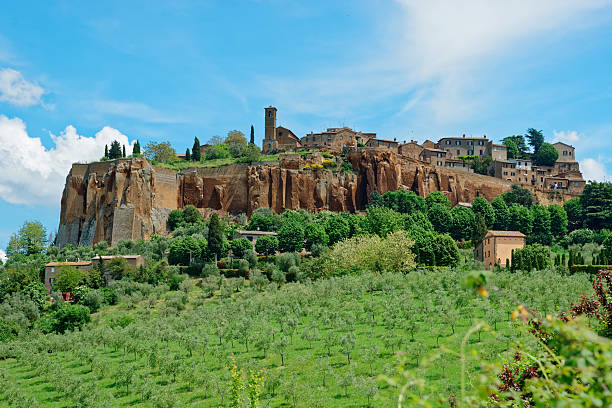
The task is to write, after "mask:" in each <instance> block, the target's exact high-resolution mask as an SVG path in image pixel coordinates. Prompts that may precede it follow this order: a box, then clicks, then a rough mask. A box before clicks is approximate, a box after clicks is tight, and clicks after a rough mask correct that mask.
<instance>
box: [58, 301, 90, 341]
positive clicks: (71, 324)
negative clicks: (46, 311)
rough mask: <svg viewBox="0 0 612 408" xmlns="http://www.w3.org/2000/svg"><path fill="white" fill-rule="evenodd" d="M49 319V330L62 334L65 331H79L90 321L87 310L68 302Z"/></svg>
mask: <svg viewBox="0 0 612 408" xmlns="http://www.w3.org/2000/svg"><path fill="white" fill-rule="evenodd" d="M50 317H51V321H50V323H51V327H50V328H51V330H52V331H54V332H55V333H62V334H63V333H64V332H66V331H71V330H75V329H80V328H81V327H83V326H84V325H85V324H86V323H89V321H90V320H91V316H90V315H89V308H87V307H85V306H83V305H73V304H70V303H68V302H64V303H62V305H61V306H60V307H59V308H58V309H57V310H56V311H55V312H54V313H53V315H52V316H50Z"/></svg>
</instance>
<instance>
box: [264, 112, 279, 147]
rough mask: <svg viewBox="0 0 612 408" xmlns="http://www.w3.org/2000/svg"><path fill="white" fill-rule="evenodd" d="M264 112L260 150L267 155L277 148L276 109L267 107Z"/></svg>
mask: <svg viewBox="0 0 612 408" xmlns="http://www.w3.org/2000/svg"><path fill="white" fill-rule="evenodd" d="M265 111H266V118H265V133H264V140H263V146H262V147H263V148H262V149H261V150H262V152H264V153H269V152H271V151H274V150H276V148H277V146H278V142H277V140H276V108H275V107H274V106H268V107H267V108H266V109H265Z"/></svg>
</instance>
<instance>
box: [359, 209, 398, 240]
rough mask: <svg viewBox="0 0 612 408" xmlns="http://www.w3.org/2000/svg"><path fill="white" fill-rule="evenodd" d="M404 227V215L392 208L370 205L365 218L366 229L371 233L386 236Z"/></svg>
mask: <svg viewBox="0 0 612 408" xmlns="http://www.w3.org/2000/svg"><path fill="white" fill-rule="evenodd" d="M403 227H404V218H403V217H402V215H401V214H400V213H398V212H396V211H394V210H392V209H390V208H386V207H378V206H370V207H368V209H367V214H366V217H365V220H364V229H365V230H366V231H367V232H369V233H370V234H376V235H378V236H380V237H383V238H384V237H386V236H387V234H389V233H391V232H394V231H398V230H400V229H402V228H403Z"/></svg>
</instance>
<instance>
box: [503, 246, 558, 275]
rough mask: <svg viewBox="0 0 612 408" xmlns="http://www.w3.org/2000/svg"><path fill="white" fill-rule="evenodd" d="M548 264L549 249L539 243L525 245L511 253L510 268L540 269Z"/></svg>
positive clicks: (549, 262) (549, 263) (549, 264)
mask: <svg viewBox="0 0 612 408" xmlns="http://www.w3.org/2000/svg"><path fill="white" fill-rule="evenodd" d="M550 266H551V261H550V250H549V249H548V247H544V246H542V245H540V244H533V245H525V247H523V248H521V249H517V250H515V251H514V253H513V254H512V270H522V271H531V270H532V269H537V270H542V269H545V268H548V267H550Z"/></svg>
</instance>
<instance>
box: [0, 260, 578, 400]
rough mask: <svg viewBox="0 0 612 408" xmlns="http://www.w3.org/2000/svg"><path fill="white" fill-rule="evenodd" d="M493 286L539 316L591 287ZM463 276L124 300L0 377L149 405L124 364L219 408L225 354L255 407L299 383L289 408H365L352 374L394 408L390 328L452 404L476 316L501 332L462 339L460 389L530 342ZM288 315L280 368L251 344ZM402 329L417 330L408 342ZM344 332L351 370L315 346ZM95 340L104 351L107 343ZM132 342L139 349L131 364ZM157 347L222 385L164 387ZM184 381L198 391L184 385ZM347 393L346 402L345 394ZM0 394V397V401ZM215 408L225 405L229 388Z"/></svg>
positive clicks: (1, 364) (504, 307) (27, 387)
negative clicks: (246, 377)
mask: <svg viewBox="0 0 612 408" xmlns="http://www.w3.org/2000/svg"><path fill="white" fill-rule="evenodd" d="M492 279H493V281H494V282H495V284H497V285H498V286H500V287H502V288H504V289H506V290H509V291H512V293H514V294H515V295H516V296H517V297H519V298H520V299H524V300H526V301H528V302H529V304H531V305H532V306H534V307H536V308H537V309H538V310H540V311H543V312H546V313H555V312H559V311H563V310H567V307H568V306H569V303H570V302H571V301H573V300H575V299H576V298H577V297H578V296H579V294H580V293H581V292H586V291H588V289H589V280H588V277H586V276H582V275H574V276H563V275H559V274H556V273H553V272H535V273H533V274H522V273H520V274H519V273H516V274H510V273H506V272H500V273H498V274H496V275H495V276H493V278H492ZM462 280H463V272H460V271H456V270H444V271H435V270H434V271H425V272H412V273H410V274H407V275H400V274H384V275H375V274H366V275H362V276H358V277H343V278H338V279H332V280H321V281H317V282H313V283H305V284H287V285H284V286H282V287H281V288H279V289H275V288H274V287H273V286H270V287H269V288H268V289H267V290H265V291H263V292H256V291H254V290H253V288H251V287H250V286H248V285H247V286H246V287H244V288H242V289H240V291H238V292H236V293H234V294H233V295H232V296H231V298H227V297H222V293H225V295H227V294H228V292H227V291H224V290H221V291H217V294H216V295H215V296H214V297H213V298H212V299H205V298H204V297H203V293H202V292H201V291H200V290H199V289H196V290H194V291H192V292H190V293H189V296H188V298H189V301H188V303H187V305H186V309H185V310H183V311H176V310H174V309H172V308H170V309H168V307H167V306H168V301H165V300H163V299H162V300H159V301H158V302H157V303H156V304H154V306H153V307H152V308H147V307H146V304H147V301H146V300H145V301H142V302H140V303H138V304H137V305H136V306H134V307H128V306H126V305H125V304H120V305H117V306H112V307H106V308H104V309H102V310H101V312H99V313H98V314H96V315H94V319H93V322H92V323H91V324H90V325H89V327H88V328H87V329H86V330H84V331H83V332H77V333H70V334H65V335H58V336H47V338H48V344H50V345H47V346H44V347H38V346H37V345H38V344H41V343H40V341H41V340H37V339H26V340H25V341H24V342H17V343H15V346H16V348H17V349H18V350H24V352H23V353H22V354H21V356H18V357H17V358H16V359H12V358H11V359H7V360H4V361H0V373H1V372H2V371H5V372H6V374H7V377H8V378H9V380H10V381H11V382H12V383H13V384H15V385H16V386H17V387H18V388H19V389H21V390H22V391H23V392H24V393H26V394H28V395H31V396H33V397H34V398H36V400H37V401H38V402H39V404H40V405H42V406H48V407H71V406H74V401H71V399H70V394H68V397H67V396H66V395H64V393H65V392H66V387H68V386H67V385H65V384H66V383H70V380H71V379H77V380H85V381H86V382H88V383H90V384H92V383H93V384H95V389H96V390H99V391H100V392H108V393H110V394H112V395H113V396H114V398H115V399H116V402H117V405H119V406H125V407H127V406H135V407H136V406H138V407H139V406H154V405H153V402H152V401H146V402H144V403H143V402H141V399H140V397H139V395H138V393H137V391H136V390H137V388H138V387H137V385H136V384H133V385H132V386H131V389H130V392H129V393H126V390H125V387H124V386H120V385H119V384H115V378H117V376H118V374H117V373H118V372H119V369H120V366H122V365H124V366H125V365H128V366H129V367H132V369H133V371H134V373H136V375H137V376H142V378H143V381H144V382H146V383H147V384H149V385H151V386H153V387H154V388H155V389H157V392H161V393H164V394H165V395H171V396H173V397H174V398H176V403H177V405H175V406H195V407H218V406H220V405H221V403H222V398H221V395H220V392H219V390H226V389H227V380H226V377H227V375H228V372H229V368H230V364H231V363H230V359H229V357H230V356H231V355H234V357H235V360H236V363H237V364H238V366H239V367H242V368H244V369H246V370H248V369H262V370H264V373H265V376H266V377H267V381H268V383H267V384H266V387H265V389H264V395H263V396H262V398H261V401H262V404H261V406H270V407H289V406H292V404H291V399H290V398H289V395H290V393H291V390H292V387H293V386H294V385H295V387H296V392H297V393H298V398H297V401H298V405H297V406H300V407H305V406H317V407H339V406H342V407H365V406H367V399H366V397H365V396H364V395H363V391H362V390H361V389H360V388H359V386H357V385H351V386H349V387H348V389H346V390H345V389H344V388H343V387H341V386H340V384H339V382H340V379H341V377H343V376H344V375H345V374H346V373H347V372H349V371H353V372H354V373H355V375H356V376H357V377H368V378H375V379H377V384H378V388H379V391H378V395H377V396H376V398H375V399H374V400H373V406H376V407H390V406H395V405H396V404H397V389H395V388H393V387H390V386H389V385H388V383H387V382H385V381H384V380H382V379H380V378H379V377H378V376H379V375H381V374H382V375H385V374H386V375H391V376H392V375H393V374H394V373H395V372H396V361H397V360H396V356H395V355H394V353H393V352H392V350H391V348H390V347H387V346H386V345H385V341H384V338H385V336H386V335H387V334H388V333H389V332H393V333H395V336H396V337H397V338H401V339H402V340H403V344H402V345H401V346H398V347H394V348H396V350H395V351H401V352H403V353H405V356H406V358H407V368H408V369H409V370H410V371H412V372H413V373H414V374H415V375H416V376H418V377H420V378H423V379H425V381H426V383H427V391H428V392H429V393H431V395H433V396H434V397H433V400H434V406H448V404H447V403H446V400H447V398H448V396H449V395H457V394H458V393H459V385H460V378H461V369H460V360H459V356H458V354H457V353H458V352H459V350H460V343H461V341H462V339H463V338H464V336H465V334H466V332H467V331H468V329H469V328H470V327H472V326H473V325H474V323H475V322H476V321H481V320H483V319H484V321H485V322H488V323H489V324H490V326H491V327H493V326H494V324H496V326H497V330H496V331H495V330H493V329H491V330H484V331H482V332H481V335H480V340H479V339H478V335H477V334H474V335H473V336H472V337H470V338H469V340H468V350H467V352H466V356H467V371H466V373H465V375H466V378H467V383H468V386H470V385H471V384H472V383H473V382H475V381H476V377H477V376H478V373H479V372H480V367H481V358H484V359H487V360H490V361H491V360H499V359H500V356H502V355H503V353H504V351H506V350H507V349H508V348H509V347H510V345H511V344H512V343H513V342H514V341H515V340H517V339H519V338H521V337H522V338H523V341H529V338H528V336H525V337H523V336H524V332H523V331H520V330H517V328H516V327H515V326H517V325H518V323H517V322H513V321H509V320H508V319H507V316H508V314H507V312H509V311H510V310H512V304H511V303H508V302H507V301H506V300H505V298H502V297H501V296H497V295H496V294H493V293H492V294H491V296H490V297H489V298H487V299H485V298H480V297H478V296H475V295H474V294H473V293H471V292H469V291H467V290H464V289H463V288H462V286H461V282H462ZM553 295H554V296H553ZM491 310H499V311H500V313H499V316H498V318H497V319H493V318H492V314H491V312H490V311H491ZM453 311H456V312H457V315H456V318H455V319H453V320H452V322H453V323H454V324H455V333H454V334H452V328H451V326H450V323H449V322H448V319H446V318H445V316H447V315H448V314H449V313H453ZM124 314H127V315H130V316H132V317H134V319H135V321H134V323H132V324H130V325H128V326H127V327H126V328H125V329H117V328H115V329H109V323H110V321H111V320H112V318H113V317H117V316H120V315H124ZM244 319H246V320H244ZM293 319H295V321H296V322H297V327H296V329H295V332H294V333H293V335H292V336H290V338H291V339H292V340H291V344H290V345H289V346H288V347H287V351H286V353H285V356H284V360H285V364H284V365H281V357H280V354H279V352H278V351H275V350H274V349H271V350H268V351H267V353H266V356H265V357H264V352H263V351H262V350H260V349H257V347H256V343H257V340H258V339H259V338H262V336H268V337H270V336H272V332H275V334H274V337H275V338H278V337H279V336H281V333H282V332H283V331H284V332H285V333H286V334H287V335H288V333H289V332H290V330H288V328H287V327H288V326H287V322H290V321H292V320H293ZM497 320H499V321H498V322H496V321H497ZM219 321H225V322H227V324H226V325H225V327H226V330H225V331H224V332H223V335H222V339H221V344H220V340H219V337H218V336H217V334H216V332H215V322H219ZM243 321H245V322H251V324H252V328H251V330H250V331H249V333H250V338H249V351H248V352H247V351H246V345H245V344H244V342H243V341H242V338H241V337H240V336H239V330H237V328H238V327H240V326H241V322H243ZM351 322H353V324H351ZM408 322H415V323H416V325H417V329H416V331H415V332H414V341H412V335H411V334H410V330H409V329H408V327H407V323H408ZM495 322H496V323H495ZM392 326H394V327H393V328H391V327H392ZM308 327H316V328H317V330H318V332H319V335H320V339H319V340H314V341H312V343H310V342H308V341H305V340H304V339H303V338H302V336H301V333H302V332H303V331H304V329H306V328H308ZM437 330H440V331H441V332H442V337H440V339H439V345H436V335H435V333H436V331H437ZM349 332H353V333H354V334H355V336H356V340H355V347H354V350H353V351H352V352H351V354H350V361H351V363H350V364H349V362H348V358H347V355H346V354H344V353H343V352H342V348H341V346H340V345H338V344H335V345H333V346H332V347H331V355H330V356H328V348H327V347H326V346H325V343H324V340H323V339H324V338H325V336H326V335H327V334H329V333H332V334H334V335H336V336H338V337H342V336H346V335H347V333H349ZM164 333H166V334H165V335H164ZM500 335H501V336H502V337H500ZM113 336H115V337H113ZM165 336H167V337H169V340H166V339H165ZM185 336H187V337H189V336H194V338H196V339H202V338H206V339H207V340H208V345H207V346H206V347H205V348H202V347H201V346H199V347H195V349H194V350H193V356H192V357H190V356H189V352H188V347H187V346H186V344H187V342H186V341H185V339H186V337H185ZM113 338H117V339H119V340H117V346H116V350H115V346H113V345H111V344H110V343H111V342H112V339H113ZM102 339H105V341H106V342H108V343H109V344H107V345H106V346H104V345H103V344H102ZM418 344H420V345H422V347H423V351H424V353H423V356H422V357H421V358H420V361H419V366H417V364H416V356H415V354H414V350H415V345H418ZM131 345H134V346H136V349H137V352H136V358H134V353H133V351H131V349H130V346H131ZM371 346H375V347H376V348H377V349H378V352H377V353H376V355H375V358H374V360H373V361H371V362H370V361H367V359H366V355H367V349H368V348H369V347H371ZM153 348H157V349H158V350H159V351H160V356H161V358H162V359H163V360H164V361H173V362H176V364H177V366H181V367H188V366H190V365H192V364H194V365H196V371H197V372H198V373H208V374H209V375H210V376H211V377H210V378H216V379H218V387H211V389H209V390H208V392H207V394H208V395H207V398H204V388H203V387H201V386H197V385H195V383H196V381H195V380H194V377H193V373H192V372H187V371H184V372H183V373H182V374H181V373H180V374H177V379H176V382H172V380H171V377H172V376H171V375H170V374H168V373H164V370H163V369H161V368H157V367H154V368H151V367H150V366H149V364H148V363H147V362H148V356H149V353H150V350H152V349H153ZM446 350H449V351H450V352H447V351H446ZM49 351H53V352H51V353H50V352H49ZM203 351H204V352H205V357H204V358H203V357H202V352H203ZM87 353H91V354H92V355H94V361H96V364H97V365H98V366H100V367H103V368H104V370H105V374H104V376H102V377H100V376H98V375H97V374H98V373H97V372H96V373H93V372H91V369H90V368H91V365H90V364H89V363H87V362H85V361H84V359H83V358H84V357H82V356H84V355H86V354H87ZM18 354H19V353H18ZM476 354H478V355H479V356H480V357H478V356H477V355H476ZM432 355H441V358H439V359H437V360H435V361H432V362H429V363H424V362H423V360H424V357H425V356H432ZM326 359H328V362H329V366H330V367H331V373H328V374H326V385H325V387H324V386H323V373H322V371H321V370H320V365H319V361H321V360H322V361H325V360H326ZM45 366H52V367H55V368H56V369H58V370H61V372H62V373H63V374H62V376H63V377H65V378H63V379H62V380H61V381H60V380H53V379H52V378H46V377H45V374H43V369H42V367H45ZM163 366H164V364H163V363H162V365H161V367H163ZM293 375H295V379H294V378H293V377H292V376H293ZM276 377H278V378H279V379H280V381H281V382H285V384H284V385H282V386H280V387H275V388H276V389H275V392H272V387H271V386H270V384H269V382H270V380H271V379H274V378H276ZM189 384H192V385H195V386H194V387H193V388H190V387H189ZM62 390H63V392H62ZM347 391H348V397H347V396H346V395H345V393H346V392H347ZM1 398H2V397H1V394H0V401H1ZM223 402H224V404H225V405H226V406H227V403H228V399H227V392H226V396H225V397H224V401H223Z"/></svg>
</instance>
